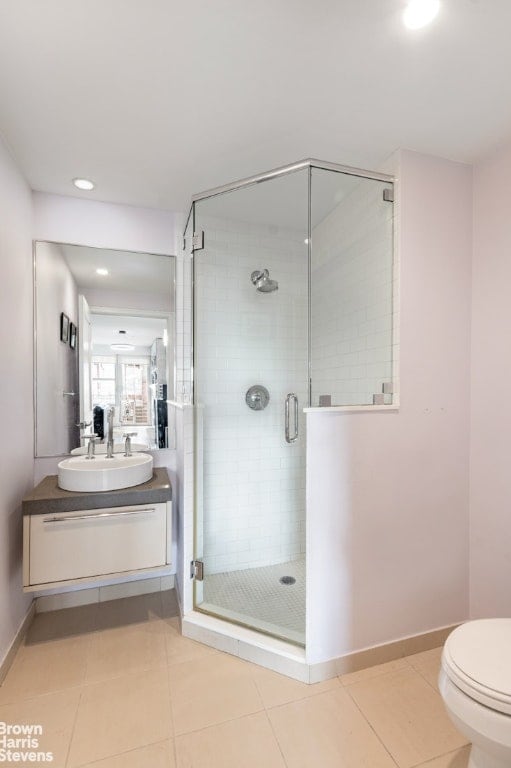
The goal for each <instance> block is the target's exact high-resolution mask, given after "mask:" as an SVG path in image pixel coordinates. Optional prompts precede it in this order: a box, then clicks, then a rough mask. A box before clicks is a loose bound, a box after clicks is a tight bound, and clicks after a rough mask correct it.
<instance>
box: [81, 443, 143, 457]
mask: <svg viewBox="0 0 511 768" xmlns="http://www.w3.org/2000/svg"><path fill="white" fill-rule="evenodd" d="M88 450H89V448H88V446H87V445H82V447H81V448H73V450H72V451H71V456H83V455H84V454H86V453H87V452H88ZM148 450H149V446H148V445H147V443H132V444H131V451H132V453H137V452H139V451H148ZM124 451H125V446H124V442H122V443H114V453H124ZM105 453H106V444H105V443H103V444H101V445H98V444H97V443H96V447H95V454H96V456H101V454H103V455H104V454H105Z"/></svg>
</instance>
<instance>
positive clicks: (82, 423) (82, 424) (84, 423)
mask: <svg viewBox="0 0 511 768" xmlns="http://www.w3.org/2000/svg"><path fill="white" fill-rule="evenodd" d="M91 424H92V421H79V422H78V424H75V427H80V429H87V427H90V425H91Z"/></svg>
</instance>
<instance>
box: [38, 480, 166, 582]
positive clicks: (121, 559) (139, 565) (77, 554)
mask: <svg viewBox="0 0 511 768" xmlns="http://www.w3.org/2000/svg"><path fill="white" fill-rule="evenodd" d="M171 551H172V489H171V485H170V481H169V478H168V475H167V471H166V470H165V469H155V470H154V473H153V477H152V479H151V480H150V481H149V482H147V483H143V484H142V485H138V486H135V487H132V488H126V489H124V490H118V491H106V492H99V493H74V492H72V491H63V490H61V489H60V488H58V486H57V476H56V475H50V476H48V477H46V478H45V479H44V480H43V481H42V482H41V483H40V484H39V485H38V486H37V487H36V488H35V489H34V490H33V491H32V492H31V493H30V494H28V495H27V496H26V497H25V498H24V499H23V588H24V590H25V591H26V592H30V591H34V590H42V589H49V588H55V587H59V586H65V585H71V584H86V583H89V582H90V583H93V582H96V581H99V580H104V579H105V578H117V577H119V576H123V575H130V574H135V573H137V574H138V573H140V574H142V573H144V574H145V573H147V574H149V575H150V574H151V572H154V571H155V570H158V571H159V572H160V571H161V569H162V568H165V567H170V565H171Z"/></svg>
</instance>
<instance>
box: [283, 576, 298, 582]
mask: <svg viewBox="0 0 511 768" xmlns="http://www.w3.org/2000/svg"><path fill="white" fill-rule="evenodd" d="M279 581H280V583H281V584H296V579H295V577H294V576H282V578H280V579H279Z"/></svg>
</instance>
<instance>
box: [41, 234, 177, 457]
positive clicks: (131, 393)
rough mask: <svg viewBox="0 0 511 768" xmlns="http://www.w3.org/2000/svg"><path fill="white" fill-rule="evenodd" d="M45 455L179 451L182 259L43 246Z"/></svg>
mask: <svg viewBox="0 0 511 768" xmlns="http://www.w3.org/2000/svg"><path fill="white" fill-rule="evenodd" d="M34 299H35V307H34V322H35V455H36V456H37V457H41V456H60V455H63V454H68V453H83V452H85V451H87V445H88V442H89V441H88V439H87V437H88V436H89V435H94V434H95V435H97V440H96V441H95V450H96V452H97V453H104V452H105V451H106V438H107V429H106V418H107V412H108V411H109V410H110V409H112V408H113V409H114V420H113V424H114V427H113V433H114V450H115V451H116V452H118V451H124V441H125V436H126V435H127V434H131V442H132V450H133V449H134V450H156V449H158V448H167V447H173V425H172V424H171V423H169V413H168V405H167V401H168V400H172V399H173V397H174V258H173V257H169V256H159V255H154V254H148V253H132V252H126V251H113V250H107V249H102V248H89V247H85V246H77V245H67V244H64V243H49V242H36V243H35V248H34Z"/></svg>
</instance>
